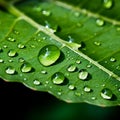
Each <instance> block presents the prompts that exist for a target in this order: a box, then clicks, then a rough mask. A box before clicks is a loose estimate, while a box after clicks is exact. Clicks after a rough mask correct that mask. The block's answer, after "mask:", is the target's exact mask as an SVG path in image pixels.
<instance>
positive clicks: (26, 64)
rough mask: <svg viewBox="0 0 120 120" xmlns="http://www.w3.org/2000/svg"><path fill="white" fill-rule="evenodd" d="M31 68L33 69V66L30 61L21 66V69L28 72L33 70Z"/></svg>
mask: <svg viewBox="0 0 120 120" xmlns="http://www.w3.org/2000/svg"><path fill="white" fill-rule="evenodd" d="M31 70H32V67H31V65H30V64H29V63H24V64H22V66H21V71H22V72H24V73H28V72H31Z"/></svg>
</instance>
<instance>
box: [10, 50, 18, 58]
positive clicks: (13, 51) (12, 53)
mask: <svg viewBox="0 0 120 120" xmlns="http://www.w3.org/2000/svg"><path fill="white" fill-rule="evenodd" d="M16 55H17V52H16V51H15V50H13V49H11V50H9V52H8V56H9V57H15V56H16Z"/></svg>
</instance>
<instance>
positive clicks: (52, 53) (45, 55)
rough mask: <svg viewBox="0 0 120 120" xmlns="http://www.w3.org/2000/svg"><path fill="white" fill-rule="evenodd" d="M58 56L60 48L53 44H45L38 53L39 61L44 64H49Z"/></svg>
mask: <svg viewBox="0 0 120 120" xmlns="http://www.w3.org/2000/svg"><path fill="white" fill-rule="evenodd" d="M59 57H60V50H59V48H58V47H56V46H55V45H47V46H45V47H43V48H42V49H41V50H40V52H39V55H38V58H39V61H40V63H41V64H42V65H44V66H50V65H52V64H53V63H55V62H56V61H57V60H58V58H59Z"/></svg>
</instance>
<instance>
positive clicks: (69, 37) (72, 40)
mask: <svg viewBox="0 0 120 120" xmlns="http://www.w3.org/2000/svg"><path fill="white" fill-rule="evenodd" d="M68 42H69V43H72V42H74V39H73V38H72V37H71V36H70V35H69V36H68Z"/></svg>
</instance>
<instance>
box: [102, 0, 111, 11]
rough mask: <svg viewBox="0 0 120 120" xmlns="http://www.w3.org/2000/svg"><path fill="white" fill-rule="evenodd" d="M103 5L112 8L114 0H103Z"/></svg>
mask: <svg viewBox="0 0 120 120" xmlns="http://www.w3.org/2000/svg"><path fill="white" fill-rule="evenodd" d="M103 5H104V7H105V8H106V9H110V8H111V7H112V6H113V0H103Z"/></svg>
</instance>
